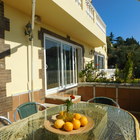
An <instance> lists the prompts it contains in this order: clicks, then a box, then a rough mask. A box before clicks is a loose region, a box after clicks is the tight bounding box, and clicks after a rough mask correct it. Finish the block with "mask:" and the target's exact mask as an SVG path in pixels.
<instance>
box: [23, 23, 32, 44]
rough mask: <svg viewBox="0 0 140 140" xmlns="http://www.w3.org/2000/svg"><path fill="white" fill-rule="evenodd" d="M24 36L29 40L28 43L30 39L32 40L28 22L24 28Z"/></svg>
mask: <svg viewBox="0 0 140 140" xmlns="http://www.w3.org/2000/svg"><path fill="white" fill-rule="evenodd" d="M24 33H25V35H27V36H28V38H29V41H32V38H33V34H32V25H31V23H30V22H28V23H27V24H26V26H25V32H24Z"/></svg>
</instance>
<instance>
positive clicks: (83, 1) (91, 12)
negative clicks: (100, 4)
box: [75, 0, 106, 33]
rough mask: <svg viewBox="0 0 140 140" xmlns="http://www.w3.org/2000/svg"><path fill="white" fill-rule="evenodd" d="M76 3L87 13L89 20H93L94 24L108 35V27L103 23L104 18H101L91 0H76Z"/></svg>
mask: <svg viewBox="0 0 140 140" xmlns="http://www.w3.org/2000/svg"><path fill="white" fill-rule="evenodd" d="M75 2H76V3H77V4H78V6H79V7H80V8H81V9H82V10H83V11H85V12H86V13H87V15H88V16H89V18H91V19H92V20H93V22H95V23H96V25H97V26H98V27H99V28H100V29H101V30H102V31H103V32H104V33H106V25H105V23H104V22H103V20H102V18H101V17H100V16H99V14H98V12H97V11H96V9H95V8H94V6H93V5H92V3H91V1H90V0H75Z"/></svg>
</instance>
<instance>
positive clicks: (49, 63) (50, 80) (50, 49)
mask: <svg viewBox="0 0 140 140" xmlns="http://www.w3.org/2000/svg"><path fill="white" fill-rule="evenodd" d="M45 45H46V71H47V72H46V74H47V77H46V78H47V89H51V88H56V87H60V86H61V83H62V82H61V81H62V80H61V79H62V78H61V58H60V54H61V53H60V52H61V44H60V43H59V42H55V41H53V40H50V39H46V40H45Z"/></svg>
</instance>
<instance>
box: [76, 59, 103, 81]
mask: <svg viewBox="0 0 140 140" xmlns="http://www.w3.org/2000/svg"><path fill="white" fill-rule="evenodd" d="M104 75H105V73H104V72H102V71H101V72H99V70H98V69H97V68H95V67H94V62H93V61H90V62H88V63H87V64H86V65H85V68H84V69H83V70H81V72H80V73H79V77H80V78H85V81H86V82H94V81H96V79H97V78H99V77H100V78H101V77H103V76H104Z"/></svg>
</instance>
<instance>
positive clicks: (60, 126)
mask: <svg viewBox="0 0 140 140" xmlns="http://www.w3.org/2000/svg"><path fill="white" fill-rule="evenodd" d="M64 123H65V122H64V121H63V120H62V119H58V120H56V121H55V122H54V127H55V128H58V129H59V128H62V127H63V125H64Z"/></svg>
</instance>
